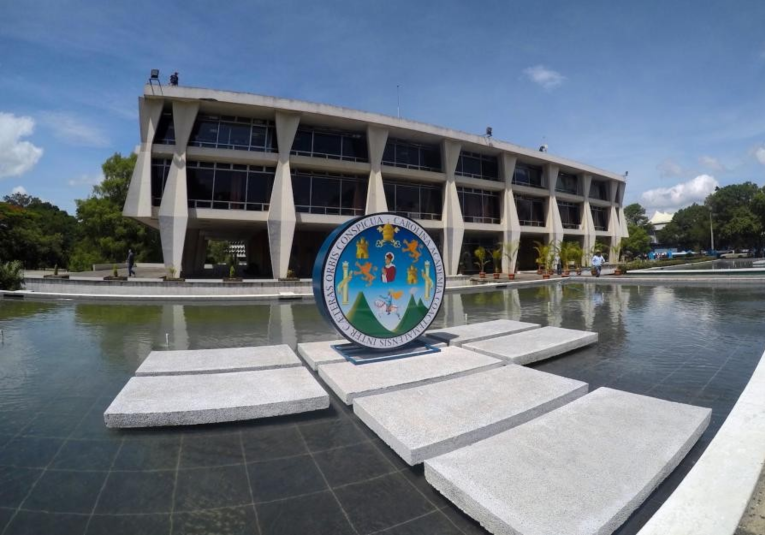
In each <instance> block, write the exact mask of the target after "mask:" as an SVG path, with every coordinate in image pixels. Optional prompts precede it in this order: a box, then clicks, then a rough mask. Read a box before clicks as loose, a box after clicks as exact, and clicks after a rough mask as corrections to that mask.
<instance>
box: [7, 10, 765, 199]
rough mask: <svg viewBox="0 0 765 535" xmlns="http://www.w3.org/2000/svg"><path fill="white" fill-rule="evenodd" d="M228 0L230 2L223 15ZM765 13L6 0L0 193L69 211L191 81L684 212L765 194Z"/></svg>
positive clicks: (757, 11)
mask: <svg viewBox="0 0 765 535" xmlns="http://www.w3.org/2000/svg"><path fill="white" fill-rule="evenodd" d="M213 5H214V6H215V7H214V8H213V7H211V6H213ZM764 21H765V2H761V1H759V0H750V1H747V0H734V1H729V2H722V1H720V2H709V1H705V0H695V1H666V0H665V1H653V0H647V1H641V2H630V3H626V2H613V1H585V0H583V1H581V2H571V1H570V0H569V1H549V2H517V1H486V2H469V1H459V2H455V1H446V0H442V1H411V0H410V1H399V0H387V1H385V2H382V1H379V2H372V1H360V0H348V1H328V2H316V1H310V2H309V1H305V2H297V1H289V0H287V1H278V2H268V3H266V2H256V1H247V2H245V1H232V2H217V3H214V4H213V3H211V2H198V1H183V2H175V1H171V0H164V1H162V2H141V1H133V2H110V3H105V2H95V1H94V2H79V1H67V0H50V1H36V0H24V1H23V2H12V1H10V0H5V1H2V2H0V195H5V194H8V193H10V192H11V191H12V190H14V189H16V188H19V187H21V188H23V189H24V190H25V191H27V192H29V193H30V194H32V195H36V196H39V197H42V198H44V199H46V200H49V201H51V202H54V203H56V204H58V205H59V206H61V207H62V208H64V209H66V210H68V211H69V212H70V213H73V212H74V209H75V205H74V199H76V198H84V197H86V196H87V195H88V194H89V193H90V191H91V188H92V185H93V184H94V183H96V182H97V181H98V180H99V179H100V172H101V171H100V165H101V163H103V161H104V160H105V159H106V158H107V157H109V156H110V155H111V154H113V153H114V152H122V153H123V154H127V153H129V152H130V151H132V150H134V148H135V146H136V145H137V144H138V142H139V134H138V112H137V97H138V96H139V95H140V94H141V91H142V85H143V83H144V82H145V81H146V79H147V78H148V73H149V70H150V69H151V68H159V69H160V70H161V73H162V78H163V80H165V81H166V77H167V75H169V74H170V72H172V71H173V70H177V71H179V73H180V79H181V84H184V85H193V86H201V87H212V88H217V89H230V90H237V91H247V92H253V93H262V94H268V95H276V96H283V97H291V98H299V99H306V100H312V101H319V102H326V103H330V104H337V105H342V106H348V107H352V108H357V109H362V110H369V111H374V112H380V113H387V114H391V115H395V113H396V85H400V87H401V89H400V92H401V114H402V116H403V117H406V118H409V119H415V120H419V121H425V122H428V123H433V124H437V125H440V126H447V127H452V128H457V129H460V130H464V131H468V132H473V133H479V134H482V133H483V131H484V129H485V127H486V126H488V125H491V126H492V127H493V129H494V137H495V138H499V139H502V140H507V141H510V142H512V143H516V144H519V145H523V146H528V147H533V148H536V147H538V146H539V145H541V144H542V143H547V144H548V145H549V151H550V153H553V154H556V155H560V156H563V157H567V158H571V159H574V160H578V161H581V162H585V163H588V164H592V165H595V166H598V167H602V168H604V169H608V170H610V171H614V172H618V173H623V172H624V171H629V179H628V187H627V195H626V201H627V202H635V201H637V202H641V203H642V204H643V205H644V206H647V207H649V208H650V211H651V212H652V211H653V209H661V210H669V211H672V210H675V209H677V208H678V207H681V206H684V205H687V204H689V203H691V202H693V201H696V200H702V199H703V198H704V196H705V195H706V194H707V193H708V192H709V191H710V190H712V189H714V186H715V185H718V184H719V185H725V184H730V183H734V182H741V181H744V180H751V181H753V182H756V183H757V184H759V185H763V183H765V112H764V110H765V91H763V88H764V87H765V31H763V22H764Z"/></svg>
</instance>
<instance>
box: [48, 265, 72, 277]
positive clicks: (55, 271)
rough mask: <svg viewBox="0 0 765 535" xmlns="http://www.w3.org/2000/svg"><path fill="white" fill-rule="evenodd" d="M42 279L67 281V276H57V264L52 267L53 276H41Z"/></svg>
mask: <svg viewBox="0 0 765 535" xmlns="http://www.w3.org/2000/svg"><path fill="white" fill-rule="evenodd" d="M43 278H44V279H68V278H69V275H59V274H58V264H56V265H55V266H53V275H43Z"/></svg>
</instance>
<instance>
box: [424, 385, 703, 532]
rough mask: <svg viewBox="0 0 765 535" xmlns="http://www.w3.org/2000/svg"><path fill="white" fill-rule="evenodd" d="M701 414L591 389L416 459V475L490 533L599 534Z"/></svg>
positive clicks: (689, 442)
mask: <svg viewBox="0 0 765 535" xmlns="http://www.w3.org/2000/svg"><path fill="white" fill-rule="evenodd" d="M710 414H711V411H710V410H709V409H704V408H701V407H693V406H690V405H682V404H680V403H673V402H669V401H663V400H659V399H655V398H650V397H646V396H639V395H637V394H630V393H627V392H621V391H618V390H612V389H609V388H599V389H598V390H595V391H594V392H592V393H591V394H588V395H586V396H584V397H581V398H579V399H577V400H576V401H573V402H571V403H569V404H568V405H565V406H563V407H561V408H560V409H556V410H554V411H552V412H549V413H547V414H545V415H543V416H540V417H539V418H537V419H535V420H532V421H530V422H528V423H526V424H523V425H521V426H518V427H516V428H514V429H510V430H509V431H505V432H503V433H500V434H499V435H496V436H494V437H491V438H488V439H486V440H483V441H481V442H478V443H476V444H473V445H472V446H468V447H466V448H462V449H459V450H456V451H453V452H451V453H447V454H445V455H441V456H439V457H435V458H433V459H429V460H427V461H425V477H426V479H427V481H428V482H429V483H430V484H431V485H433V486H434V487H435V488H436V489H438V491H439V492H441V493H442V494H444V495H445V496H446V497H447V498H449V499H450V500H451V501H452V502H454V503H455V504H456V505H457V506H458V507H459V508H460V509H462V510H463V511H465V512H466V513H467V514H468V515H470V516H472V517H473V518H474V519H476V520H477V521H478V522H480V523H481V524H482V525H483V526H484V527H486V529H488V530H489V531H490V532H492V533H502V534H513V535H518V534H520V535H559V534H561V533H565V534H566V535H590V534H593V535H594V534H608V533H611V532H613V531H614V530H615V529H616V528H617V527H619V526H620V525H621V524H622V523H623V522H624V521H625V520H626V519H627V518H628V517H629V515H630V514H631V513H632V512H633V511H634V510H635V509H636V508H637V507H638V506H639V505H640V504H641V503H642V502H643V501H644V500H645V499H646V498H647V497H648V496H649V494H650V493H651V492H652V491H653V490H654V489H655V488H656V487H657V486H658V485H659V483H660V482H661V481H662V480H663V479H664V478H665V477H666V476H667V475H668V474H670V473H671V472H672V470H673V469H674V468H675V467H676V466H677V465H678V463H679V462H680V460H681V459H682V458H683V457H684V456H685V454H686V453H688V451H689V450H690V449H691V447H692V446H693V444H694V443H695V442H696V440H697V439H698V438H699V436H701V434H702V433H703V432H704V430H705V429H706V427H707V425H708V423H709V418H710Z"/></svg>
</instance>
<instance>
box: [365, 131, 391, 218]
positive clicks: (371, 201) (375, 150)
mask: <svg viewBox="0 0 765 535" xmlns="http://www.w3.org/2000/svg"><path fill="white" fill-rule="evenodd" d="M387 141H388V131H387V130H386V129H384V128H379V127H377V126H371V125H370V126H367V146H368V148H369V163H370V164H371V166H372V170H371V171H370V172H369V186H368V187H367V206H366V212H365V213H367V214H374V213H376V212H387V211H388V202H387V200H386V199H385V190H384V189H383V180H382V172H381V170H380V169H381V167H382V157H383V152H384V151H385V143H386V142H387Z"/></svg>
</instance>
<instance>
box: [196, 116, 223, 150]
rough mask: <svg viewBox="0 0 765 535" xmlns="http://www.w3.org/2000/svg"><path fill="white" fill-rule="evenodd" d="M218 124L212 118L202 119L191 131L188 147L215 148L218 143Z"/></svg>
mask: <svg viewBox="0 0 765 535" xmlns="http://www.w3.org/2000/svg"><path fill="white" fill-rule="evenodd" d="M219 127H220V123H219V122H218V120H217V119H216V118H214V117H202V118H200V119H199V120H198V121H197V122H196V123H194V128H193V129H192V130H191V138H190V140H189V145H196V146H202V147H205V146H215V145H216V144H217V143H218V129H219Z"/></svg>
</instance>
